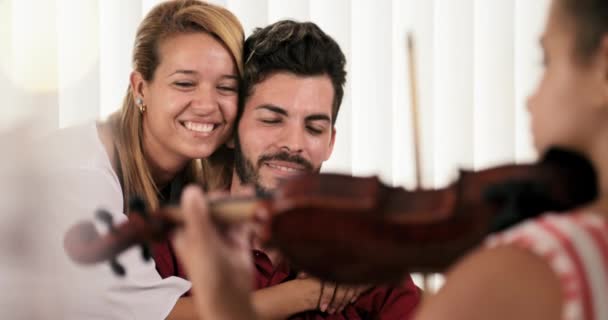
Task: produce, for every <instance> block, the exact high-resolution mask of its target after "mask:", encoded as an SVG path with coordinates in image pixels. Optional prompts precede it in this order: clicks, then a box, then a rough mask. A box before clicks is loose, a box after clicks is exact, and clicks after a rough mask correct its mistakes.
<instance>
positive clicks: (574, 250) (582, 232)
mask: <svg viewBox="0 0 608 320" xmlns="http://www.w3.org/2000/svg"><path fill="white" fill-rule="evenodd" d="M504 244H515V245H517V246H520V247H523V248H526V249H527V250H530V251H531V252H533V253H535V254H537V255H539V256H540V257H542V258H543V259H544V260H545V261H547V263H548V264H549V265H550V266H551V268H552V269H553V271H554V272H555V274H556V275H557V276H558V278H559V279H560V281H561V287H562V295H563V301H564V304H563V307H562V319H563V320H602V319H608V219H605V218H603V217H601V216H599V215H594V214H589V213H582V212H573V213H571V214H563V213H561V214H553V213H549V214H545V215H543V216H541V217H539V218H538V219H535V220H530V221H527V222H524V223H522V224H520V225H518V226H516V227H514V228H512V229H509V230H507V231H506V232H503V233H500V234H497V235H494V236H492V237H490V238H489V239H488V245H489V246H490V247H493V246H498V245H504Z"/></svg>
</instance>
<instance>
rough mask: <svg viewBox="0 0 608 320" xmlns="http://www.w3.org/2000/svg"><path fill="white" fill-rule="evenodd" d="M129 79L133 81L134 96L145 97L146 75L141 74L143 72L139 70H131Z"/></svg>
mask: <svg viewBox="0 0 608 320" xmlns="http://www.w3.org/2000/svg"><path fill="white" fill-rule="evenodd" d="M129 81H130V83H131V91H132V92H131V93H132V94H133V98H135V99H137V98H142V99H145V98H146V97H145V86H146V81H145V80H144V77H143V76H142V75H141V73H139V72H138V71H133V72H131V76H130V77H129Z"/></svg>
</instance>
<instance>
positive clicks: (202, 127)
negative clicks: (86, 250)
mask: <svg viewBox="0 0 608 320" xmlns="http://www.w3.org/2000/svg"><path fill="white" fill-rule="evenodd" d="M242 46H243V29H242V27H241V25H240V23H239V21H238V20H237V18H236V17H235V16H234V15H233V14H232V13H230V12H229V11H228V10H226V9H223V8H221V7H218V6H215V5H211V4H207V3H204V2H201V1H196V0H177V1H169V2H164V3H162V4H160V5H158V6H156V7H155V8H153V9H152V10H151V11H150V12H149V13H148V15H147V16H146V17H145V18H144V20H143V21H142V23H141V24H140V26H139V28H138V30H137V34H136V37H135V44H134V50H133V59H132V63H133V71H132V73H131V76H130V87H129V88H128V90H127V93H126V96H125V98H124V102H123V104H122V108H121V109H120V110H119V111H117V112H116V113H114V114H112V115H111V116H110V117H109V119H108V120H107V121H106V122H98V123H91V124H88V125H83V126H79V127H72V128H66V129H63V130H60V131H58V132H56V133H54V134H52V135H51V136H49V137H47V138H46V139H45V141H44V144H45V145H46V146H45V147H47V146H48V147H50V148H49V149H48V155H49V157H48V163H49V167H50V168H51V169H50V171H51V172H52V173H53V174H57V176H60V177H61V179H60V180H58V182H59V181H60V182H61V184H60V185H59V184H58V185H57V186H56V187H54V188H51V189H53V192H54V194H53V201H52V204H53V205H52V207H53V212H55V213H56V215H57V216H59V217H60V219H59V220H58V221H60V222H61V223H57V225H58V227H59V229H63V230H62V231H65V228H67V226H68V225H69V224H71V223H74V222H75V220H76V219H82V218H84V217H89V216H90V215H91V214H93V212H94V211H95V210H96V209H98V208H100V207H101V208H104V209H106V210H108V212H109V216H110V217H112V218H113V220H124V219H127V216H128V214H129V211H130V210H129V208H128V203H129V200H130V199H132V198H133V197H134V196H136V195H137V196H139V197H141V198H143V200H144V203H145V205H146V206H148V207H149V208H151V209H155V208H157V207H158V206H159V205H162V204H163V203H167V202H171V201H173V200H174V199H178V198H179V195H180V193H181V190H182V187H183V186H184V185H185V184H187V183H197V184H200V185H201V186H203V187H205V188H206V189H215V188H220V187H225V186H226V184H227V183H229V181H230V180H229V177H230V174H231V173H232V161H231V152H230V151H228V149H227V148H226V147H225V146H224V143H225V142H226V141H227V140H228V139H229V138H230V137H231V135H232V131H233V126H234V121H235V118H236V113H237V99H238V94H237V93H238V84H239V79H240V77H241V73H242V62H241V55H242ZM58 233H62V232H58ZM56 244H57V246H59V245H60V244H61V240H58V241H56ZM172 250H173V249H172V247H171V245H170V244H169V243H168V242H167V243H162V244H158V245H157V246H156V247H155V248H154V259H155V261H156V266H155V264H153V263H144V262H142V261H141V258H140V257H139V255H138V253H136V252H134V253H129V252H127V253H126V254H125V255H124V256H123V257H121V265H119V264H113V269H114V271H122V270H123V267H122V266H124V267H125V268H126V272H128V273H129V277H127V278H126V279H120V278H116V277H114V276H113V275H112V273H111V272H110V270H109V269H108V268H107V267H104V268H97V269H92V270H75V271H74V274H78V275H81V276H82V278H79V280H82V282H83V283H88V282H91V281H95V282H96V283H97V282H99V283H101V284H102V290H97V292H96V293H94V296H92V297H91V300H92V301H96V303H97V304H96V305H95V306H94V307H93V308H87V309H88V310H86V311H85V312H86V313H87V314H90V313H91V312H93V313H94V314H97V315H99V317H100V318H112V319H121V318H125V317H128V318H130V319H132V318H138V319H164V318H166V317H167V316H168V315H170V314H171V316H174V315H175V314H174V312H177V311H175V310H174V309H175V306H176V303H177V302H178V299H179V298H180V297H181V296H182V295H183V294H184V293H185V292H187V291H188V289H189V287H190V285H189V282H188V281H186V280H184V279H180V278H177V277H173V276H174V275H176V276H177V275H180V274H182V273H183V272H182V271H181V269H180V266H179V264H177V262H175V261H174V260H171V259H170V257H171V256H172V253H171V252H172ZM168 257H169V258H168ZM72 267H73V266H72ZM73 268H74V269H75V267H73ZM100 293H101V294H102V295H103V296H104V297H109V300H107V299H101V296H99V294H100ZM104 301H105V302H104ZM108 301H109V302H108ZM107 303H111V304H112V306H111V307H110V306H109V305H105V304H107ZM177 305H181V304H180V303H177ZM74 318H78V319H81V318H83V314H82V313H81V312H80V310H78V311H76V312H75V314H74Z"/></svg>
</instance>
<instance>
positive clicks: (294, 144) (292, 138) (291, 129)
mask: <svg viewBox="0 0 608 320" xmlns="http://www.w3.org/2000/svg"><path fill="white" fill-rule="evenodd" d="M304 143H305V132H304V130H302V128H299V127H297V126H295V125H290V126H286V127H285V129H284V130H283V133H282V137H281V141H280V144H279V146H280V147H281V149H283V150H286V151H288V152H290V153H301V152H302V151H303V150H304Z"/></svg>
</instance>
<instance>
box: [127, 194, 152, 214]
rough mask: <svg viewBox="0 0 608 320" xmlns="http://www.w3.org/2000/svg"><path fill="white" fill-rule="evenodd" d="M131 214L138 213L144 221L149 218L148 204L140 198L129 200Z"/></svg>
mask: <svg viewBox="0 0 608 320" xmlns="http://www.w3.org/2000/svg"><path fill="white" fill-rule="evenodd" d="M129 212H136V213H138V214H139V215H140V216H141V217H142V218H144V219H147V218H148V211H147V210H146V202H145V201H144V200H143V199H142V198H140V197H138V196H135V197H133V198H131V199H130V200H129Z"/></svg>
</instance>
